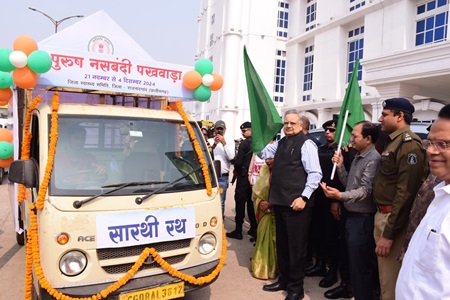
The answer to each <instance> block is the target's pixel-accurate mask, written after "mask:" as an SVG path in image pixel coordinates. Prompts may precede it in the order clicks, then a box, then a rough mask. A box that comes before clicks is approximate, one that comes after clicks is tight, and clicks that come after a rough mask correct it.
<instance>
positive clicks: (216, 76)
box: [209, 73, 223, 91]
mask: <svg viewBox="0 0 450 300" xmlns="http://www.w3.org/2000/svg"><path fill="white" fill-rule="evenodd" d="M211 75H212V76H213V77H214V82H213V83H212V84H211V85H210V86H209V88H210V89H211V91H217V90H220V88H221V87H222V85H223V78H222V76H220V75H219V74H217V73H212V74H211Z"/></svg>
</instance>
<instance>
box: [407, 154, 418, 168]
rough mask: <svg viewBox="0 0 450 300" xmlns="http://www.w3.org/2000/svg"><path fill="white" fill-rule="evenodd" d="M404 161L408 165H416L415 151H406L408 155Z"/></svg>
mask: <svg viewBox="0 0 450 300" xmlns="http://www.w3.org/2000/svg"><path fill="white" fill-rule="evenodd" d="M406 162H407V163H408V165H416V164H417V154H415V153H408V156H407V158H406Z"/></svg>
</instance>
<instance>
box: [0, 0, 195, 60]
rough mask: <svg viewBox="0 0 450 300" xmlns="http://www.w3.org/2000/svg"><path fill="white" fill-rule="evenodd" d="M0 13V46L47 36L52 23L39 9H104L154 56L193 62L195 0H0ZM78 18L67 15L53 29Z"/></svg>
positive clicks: (56, 14)
mask: <svg viewBox="0 0 450 300" xmlns="http://www.w3.org/2000/svg"><path fill="white" fill-rule="evenodd" d="M3 2H4V3H2V5H1V8H2V9H1V13H0V28H1V30H0V48H9V49H12V48H13V42H14V40H15V39H16V38H17V37H19V36H22V35H27V36H30V37H32V38H33V39H34V40H35V41H36V42H38V43H39V41H41V40H43V39H45V38H47V37H48V36H51V35H52V34H54V32H55V25H54V24H53V23H52V22H51V20H50V19H48V18H47V17H45V16H44V15H42V14H40V13H38V12H36V11H32V10H30V9H28V7H32V8H35V9H37V10H40V11H42V12H44V13H46V14H47V15H49V16H50V17H52V18H53V19H55V20H61V19H63V18H65V17H69V16H74V15H84V16H89V15H91V14H93V13H95V12H97V11H99V10H104V11H105V12H106V13H107V14H108V15H109V16H110V17H111V18H112V19H113V20H114V21H115V22H116V23H117V24H118V25H119V26H120V27H122V28H123V29H124V30H125V31H126V32H127V33H128V35H129V36H130V37H131V38H133V39H134V40H135V41H136V42H137V43H138V44H139V45H140V46H141V47H142V48H144V50H145V51H146V52H147V53H148V54H149V55H150V56H152V57H153V58H154V59H155V60H157V61H160V62H167V63H172V64H180V65H187V66H194V64H195V60H194V56H195V53H196V51H197V32H198V26H197V25H198V23H197V16H198V15H199V14H200V13H199V11H200V0H125V1H114V0H112V1H111V0H109V1H106V0H76V1H64V0H59V1H58V0H41V1H37V0H14V1H3ZM79 20H81V19H78V18H72V19H69V20H66V21H64V22H62V23H61V25H59V26H58V31H60V30H62V29H64V28H66V27H68V26H70V25H72V24H74V23H76V22H77V21H79Z"/></svg>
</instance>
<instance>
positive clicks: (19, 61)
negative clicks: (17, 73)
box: [9, 50, 28, 68]
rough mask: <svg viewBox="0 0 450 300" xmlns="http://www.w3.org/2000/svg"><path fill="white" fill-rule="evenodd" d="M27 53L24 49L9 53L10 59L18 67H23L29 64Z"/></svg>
mask: <svg viewBox="0 0 450 300" xmlns="http://www.w3.org/2000/svg"><path fill="white" fill-rule="evenodd" d="M27 60H28V58H27V55H26V54H25V53H23V52H22V51H19V50H16V51H13V52H11V54H10V55H9V61H10V62H11V64H12V65H13V66H14V67H16V68H23V67H25V66H26V65H27Z"/></svg>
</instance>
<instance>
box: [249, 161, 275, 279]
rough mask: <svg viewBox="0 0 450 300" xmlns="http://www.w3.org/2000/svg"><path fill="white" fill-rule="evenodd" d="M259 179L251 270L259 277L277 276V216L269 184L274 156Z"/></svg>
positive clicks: (263, 168) (262, 170) (260, 173)
mask: <svg viewBox="0 0 450 300" xmlns="http://www.w3.org/2000/svg"><path fill="white" fill-rule="evenodd" d="M265 162H266V164H265V165H264V166H263V167H262V168H261V171H260V172H259V176H258V179H257V180H256V183H255V185H254V186H253V193H252V197H253V202H254V207H255V215H256V219H257V220H258V232H257V239H256V244H255V249H254V250H253V255H252V258H251V262H250V271H251V272H252V275H253V277H255V278H258V279H263V280H267V279H275V278H277V273H278V267H277V252H276V244H275V216H274V214H273V212H272V210H271V208H270V203H269V202H268V201H267V199H268V198H269V186H270V179H271V175H272V166H273V158H269V159H266V161H265Z"/></svg>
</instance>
